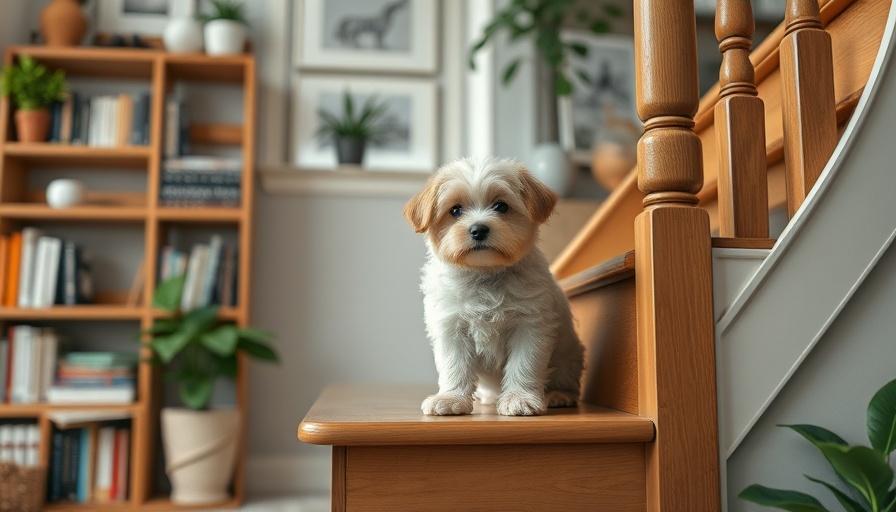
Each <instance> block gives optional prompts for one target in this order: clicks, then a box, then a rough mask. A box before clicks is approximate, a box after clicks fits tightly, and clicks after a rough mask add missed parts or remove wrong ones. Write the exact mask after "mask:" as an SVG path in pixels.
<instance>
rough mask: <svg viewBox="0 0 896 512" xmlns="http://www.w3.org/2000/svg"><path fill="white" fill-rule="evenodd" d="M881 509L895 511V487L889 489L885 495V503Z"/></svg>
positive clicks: (889, 511)
mask: <svg viewBox="0 0 896 512" xmlns="http://www.w3.org/2000/svg"><path fill="white" fill-rule="evenodd" d="M881 510H883V512H894V511H896V489H890V494H888V495H887V504H886V506H884V508H883V509H881Z"/></svg>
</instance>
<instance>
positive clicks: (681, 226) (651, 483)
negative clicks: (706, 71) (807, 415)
mask: <svg viewBox="0 0 896 512" xmlns="http://www.w3.org/2000/svg"><path fill="white" fill-rule="evenodd" d="M659 20H662V22H659ZM693 20H694V11H693V3H691V2H688V1H681V0H677V1H676V0H640V1H636V2H635V60H636V62H637V63H638V68H637V70H638V72H637V74H636V76H635V79H636V90H637V99H638V113H639V115H640V116H641V119H642V120H643V121H644V129H645V133H644V135H643V136H642V137H641V140H640V142H639V143H638V188H640V189H641V192H643V193H644V194H645V195H646V197H645V198H644V206H645V209H644V211H643V212H642V213H641V214H640V215H638V217H637V218H636V219H635V225H634V232H635V275H636V279H635V307H636V319H637V347H638V355H637V365H638V407H639V411H638V412H639V414H640V415H642V416H645V417H648V418H650V419H652V420H653V421H654V422H655V423H656V439H654V441H653V442H652V443H649V444H648V445H647V452H646V457H647V466H646V470H647V480H646V484H647V510H649V511H661V510H665V511H668V510H688V511H692V512H702V511H706V512H710V511H713V512H715V511H718V510H719V509H720V496H719V467H718V466H719V458H718V423H717V420H716V392H715V389H716V379H715V339H714V333H713V310H712V261H711V252H710V232H709V216H708V215H707V214H706V212H705V211H703V210H701V209H698V208H695V206H696V204H697V202H698V198H697V196H696V194H697V192H699V191H700V189H701V188H702V185H703V155H702V149H701V142H700V139H699V138H698V137H697V135H696V134H694V133H693V132H692V131H691V128H692V127H693V125H694V122H693V116H694V114H695V113H696V110H697V102H698V92H697V77H696V73H694V74H693V75H692V74H691V73H690V70H691V69H693V68H695V67H696V60H697V48H696V44H695V43H694V32H695V27H694V21H693ZM667 41H670V42H672V43H671V46H670V47H669V48H668V49H667V50H666V51H663V50H661V48H662V47H663V45H664V44H665V43H666V42H667ZM670 81H671V82H672V83H674V84H678V86H677V87H671V88H665V87H664V86H665V84H666V83H668V82H670ZM657 89H663V90H664V91H665V92H664V93H663V94H662V95H659V94H656V93H653V92H652V91H655V90H657ZM683 106H687V107H688V108H683Z"/></svg>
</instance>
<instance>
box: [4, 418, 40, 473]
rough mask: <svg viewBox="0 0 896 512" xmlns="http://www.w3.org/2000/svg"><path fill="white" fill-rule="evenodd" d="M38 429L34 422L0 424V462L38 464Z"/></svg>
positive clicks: (30, 465) (22, 464)
mask: <svg viewBox="0 0 896 512" xmlns="http://www.w3.org/2000/svg"><path fill="white" fill-rule="evenodd" d="M39 447H40V429H39V427H38V426H37V424H35V423H19V424H15V423H5V424H2V425H0V462H12V463H14V464H18V465H19V466H26V467H33V466H37V465H39V464H40V459H39V457H38V449H39Z"/></svg>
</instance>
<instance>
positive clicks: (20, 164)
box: [0, 46, 256, 511]
mask: <svg viewBox="0 0 896 512" xmlns="http://www.w3.org/2000/svg"><path fill="white" fill-rule="evenodd" d="M20 55H30V56H31V57H33V58H35V59H36V60H38V61H39V62H41V63H42V64H44V65H46V66H48V67H49V68H51V69H62V70H64V71H65V72H66V75H67V76H68V77H69V78H82V77H87V78H90V80H91V81H93V82H96V81H97V80H104V81H108V82H109V83H112V84H114V83H115V82H116V81H128V83H129V84H130V85H131V87H133V82H134V81H135V80H136V81H138V82H142V83H145V89H146V90H149V91H150V98H151V105H150V115H149V123H150V124H149V128H150V130H149V132H150V141H149V145H146V146H122V147H90V146H78V145H65V144H52V143H42V144H23V143H19V142H16V141H15V140H12V133H11V132H12V130H11V126H12V108H11V105H10V103H9V100H8V99H7V98H3V99H2V100H0V233H4V234H6V233H9V232H12V231H16V230H19V229H21V228H22V227H24V226H28V225H32V224H37V225H42V224H50V225H52V226H53V227H54V229H55V231H56V232H63V233H64V230H65V229H69V227H70V226H71V227H72V228H74V227H80V226H81V225H83V226H88V227H89V228H90V229H94V228H95V229H96V230H97V231H102V230H104V229H105V228H106V227H107V226H108V227H113V226H122V227H124V228H126V229H133V230H138V231H142V239H143V246H142V253H143V254H142V257H143V261H144V263H145V264H144V265H143V267H142V268H143V269H144V270H143V272H144V276H143V278H144V282H145V283H155V282H156V270H157V268H158V264H159V261H158V259H159V252H160V250H161V248H162V247H163V246H164V245H165V244H166V240H167V235H168V232H169V231H170V230H171V229H172V228H189V227H196V228H198V229H203V230H209V229H212V230H214V229H217V228H221V229H224V230H227V232H228V233H235V234H236V239H237V240H238V251H239V255H240V257H239V265H238V269H237V271H238V274H237V280H238V285H237V288H238V294H237V299H236V301H237V306H236V307H223V308H222V309H221V314H220V316H221V319H222V320H225V321H233V322H235V323H237V324H239V325H248V322H249V313H250V312H249V296H250V283H251V281H250V276H249V272H250V269H251V263H252V262H251V254H252V251H251V248H252V245H251V244H252V211H253V205H252V200H253V194H254V190H253V183H254V174H253V173H254V167H253V166H254V160H255V145H254V144H255V143H254V134H255V102H256V89H255V61H254V58H253V57H252V56H251V55H238V56H227V57H209V56H206V55H201V54H197V55H173V54H168V53H166V52H163V51H159V50H143V49H131V48H124V49H112V48H86V47H76V48H50V47H44V46H12V47H7V48H6V50H5V54H4V62H5V63H6V64H10V63H12V62H13V61H14V60H15V59H16V58H17V57H18V56H20ZM194 82H202V83H206V84H207V83H215V84H223V85H228V86H232V87H236V88H238V89H240V90H241V91H242V97H243V103H242V105H241V107H242V114H243V115H242V120H241V122H240V123H239V124H232V123H229V124H228V123H216V122H201V120H196V121H197V122H195V123H193V124H191V126H190V129H189V130H188V133H189V137H190V141H191V143H193V144H196V145H210V146H228V150H232V148H237V149H239V150H240V153H241V158H242V164H243V165H242V176H241V191H240V198H241V202H240V206H239V207H233V208H226V207H198V208H182V207H177V208H172V207H163V206H161V205H160V204H159V199H158V197H159V190H160V181H161V168H162V160H163V157H162V153H163V133H164V116H165V107H164V105H165V99H166V95H167V94H168V93H170V92H171V91H172V89H173V87H174V86H175V85H176V84H179V83H187V84H190V83H194ZM226 107H228V108H232V107H231V106H230V105H226ZM236 108H239V106H237V107H236ZM191 121H193V119H191ZM47 169H51V170H55V169H62V170H64V174H65V177H77V176H78V173H79V172H94V171H103V172H109V173H119V172H121V171H125V172H127V173H131V174H130V175H131V176H137V177H138V181H139V179H140V178H139V177H140V176H141V174H145V178H146V179H145V187H144V188H145V189H141V190H137V191H134V190H126V191H116V190H90V191H89V192H88V195H87V201H86V204H85V205H82V206H78V207H72V208H68V209H53V208H50V207H49V206H47V205H46V202H45V198H44V194H43V190H38V189H33V188H32V185H30V184H29V175H30V173H32V172H43V173H47V172H48V171H47ZM62 172H63V171H60V173H62ZM133 173H137V174H133ZM110 175H111V174H110ZM60 177H62V176H60ZM31 181H32V182H33V180H31ZM112 242H114V241H112ZM91 249H92V250H93V252H95V253H96V252H100V251H101V250H102V248H101V247H91ZM127 263H129V264H131V265H132V264H133V263H134V262H127ZM118 284H119V287H120V288H121V289H120V290H116V291H111V292H108V293H105V294H98V302H99V303H96V304H89V305H78V306H54V307H48V308H42V309H27V308H17V307H14V308H11V307H0V323H2V325H9V324H10V323H15V322H32V321H33V322H39V323H40V324H41V325H49V326H52V325H53V322H59V321H64V322H68V323H69V324H67V325H70V322H72V321H79V322H80V321H84V322H97V323H99V324H100V325H102V324H103V323H108V322H118V323H120V322H133V327H134V332H137V330H138V329H139V328H147V327H149V326H150V325H151V324H152V322H153V320H154V319H156V318H159V317H161V316H162V315H163V313H162V312H161V311H159V310H156V309H154V308H153V307H152V306H151V303H152V300H151V299H152V294H153V286H145V287H144V289H143V292H142V295H141V297H140V301H139V304H138V305H126V302H125V296H126V295H127V292H126V291H123V290H126V289H127V288H128V287H129V286H130V285H131V283H130V282H122V283H118ZM100 291H102V290H100ZM119 328H120V327H119ZM122 343H123V344H127V345H122V350H128V348H129V347H133V346H134V345H133V344H132V342H131V341H130V340H126V341H123V342H122ZM144 350H145V349H144ZM148 355H149V354H147V353H145V352H144V353H143V356H144V357H141V362H140V364H139V369H138V374H137V397H138V398H137V402H135V403H133V404H130V405H67V404H66V405H57V404H28V405H24V404H0V419H22V420H26V421H37V423H38V424H39V425H40V431H41V436H42V438H41V445H40V457H41V461H42V463H43V464H44V465H45V466H46V465H48V464H49V459H50V448H49V446H50V437H51V435H52V424H51V421H50V415H51V414H52V413H53V412H56V411H61V410H97V411H126V412H129V413H130V414H131V418H132V419H131V429H132V430H131V457H130V481H129V493H128V496H129V497H128V501H127V502H124V503H111V504H110V503H83V504H82V503H55V504H48V505H46V507H45V510H77V511H82V510H83V511H91V510H96V511H107V510H122V509H127V510H178V509H187V510H189V509H196V508H199V509H209V508H216V509H217V508H231V507H236V506H239V504H240V503H242V501H243V499H244V495H245V448H246V446H245V445H246V435H245V429H244V431H243V435H242V438H241V439H240V447H239V450H238V455H237V469H236V472H235V475H234V478H233V482H232V486H231V487H232V491H233V496H232V498H231V499H230V500H228V501H226V502H224V503H218V504H210V505H203V506H201V507H181V506H178V505H176V504H173V503H171V501H170V499H169V498H168V496H166V495H164V493H162V492H160V490H159V489H158V488H157V485H156V482H155V474H156V473H157V471H158V468H157V467H156V454H157V453H158V452H160V451H161V450H162V447H161V446H160V445H159V444H158V442H157V440H158V438H159V436H158V428H159V411H160V408H161V407H162V402H163V399H162V397H161V396H160V394H161V390H162V386H161V375H160V372H159V371H158V369H157V368H155V367H153V366H152V365H151V364H150V363H149V362H148V358H147V357H145V356H148ZM240 365H241V367H240V371H239V378H238V379H237V383H236V406H237V408H238V410H239V411H240V414H241V421H242V424H243V425H246V424H247V423H248V422H247V418H246V405H247V395H248V380H247V373H248V372H247V371H246V370H247V366H246V360H245V359H244V358H241V359H240Z"/></svg>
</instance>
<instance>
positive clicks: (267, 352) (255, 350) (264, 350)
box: [239, 338, 280, 362]
mask: <svg viewBox="0 0 896 512" xmlns="http://www.w3.org/2000/svg"><path fill="white" fill-rule="evenodd" d="M239 348H240V350H243V351H245V352H246V353H247V354H249V355H250V356H252V357H254V358H255V359H261V360H262V361H271V362H277V361H279V360H280V358H279V357H278V356H277V352H276V351H275V350H274V349H273V348H272V347H271V346H269V345H268V344H266V343H262V342H258V341H253V340H250V339H245V338H240V342H239Z"/></svg>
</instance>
